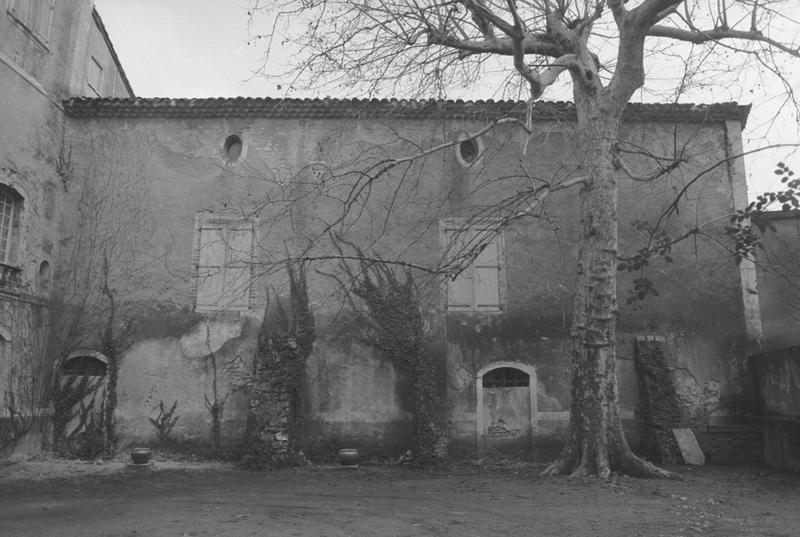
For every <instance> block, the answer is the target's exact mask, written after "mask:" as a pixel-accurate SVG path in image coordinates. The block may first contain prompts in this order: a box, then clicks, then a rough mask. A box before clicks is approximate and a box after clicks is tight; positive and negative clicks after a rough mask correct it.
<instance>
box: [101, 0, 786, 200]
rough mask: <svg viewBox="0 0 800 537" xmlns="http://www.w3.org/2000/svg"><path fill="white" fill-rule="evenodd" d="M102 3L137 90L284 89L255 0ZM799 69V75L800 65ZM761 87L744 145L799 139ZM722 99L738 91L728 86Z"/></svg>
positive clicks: (230, 92) (754, 167) (767, 167)
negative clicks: (257, 25) (264, 64)
mask: <svg viewBox="0 0 800 537" xmlns="http://www.w3.org/2000/svg"><path fill="white" fill-rule="evenodd" d="M95 4H96V8H97V11H98V12H99V13H100V16H101V17H102V19H103V22H104V23H105V25H106V29H107V30H108V33H109V35H110V36H111V41H112V42H113V43H114V48H115V49H116V51H117V54H118V55H119V58H120V61H121V62H122V65H123V68H124V69H125V72H126V74H127V75H128V79H129V80H130V82H131V85H132V86H133V90H134V92H135V93H136V95H137V96H140V97H237V96H245V97H281V96H284V92H282V91H279V89H278V87H277V85H276V83H275V81H267V80H265V79H264V78H262V77H258V76H254V72H255V71H256V70H257V69H258V67H259V66H260V64H261V61H262V58H263V45H262V46H261V47H260V46H259V43H258V42H256V44H255V45H249V44H247V41H248V37H249V35H250V33H249V28H248V22H249V17H248V14H247V7H248V5H249V4H250V1H249V0H95ZM261 30H262V31H263V29H261ZM283 57H285V58H291V54H290V52H289V51H284V53H283ZM797 63H798V64H800V60H798V62H797ZM795 71H796V73H798V76H800V67H799V68H798V69H796V70H795ZM798 82H800V79H799V80H798ZM762 92H764V87H763V86H761V87H757V88H755V89H754V90H753V91H748V92H746V93H745V97H739V98H738V100H739V102H740V103H742V104H747V103H749V102H753V104H754V109H753V112H752V113H751V115H750V119H749V121H748V128H747V129H746V130H745V132H744V143H745V150H752V149H756V148H758V147H762V146H763V145H765V144H767V143H787V142H789V143H797V142H798V141H800V134H799V133H798V126H797V123H796V122H795V121H794V118H790V117H781V118H779V119H780V120H781V121H780V122H779V123H777V124H776V125H774V126H773V127H772V128H771V129H770V130H769V132H768V133H767V134H765V129H764V128H763V125H764V124H767V123H769V122H771V120H772V118H773V116H775V114H776V112H775V111H774V108H773V107H772V105H771V104H770V103H769V102H767V101H765V100H764V98H763V95H764V94H763V93H762ZM720 93H725V92H720ZM709 95H714V94H713V93H709ZM290 96H295V97H303V96H306V95H304V94H300V93H298V94H293V95H290ZM545 97H547V94H545ZM552 98H553V99H554V100H557V99H559V98H562V97H560V96H557V97H552ZM712 98H713V97H712ZM733 99H736V97H735V96H733ZM718 100H719V101H728V100H732V98H731V95H729V94H723V95H721V96H720V97H719V98H718ZM698 101H699V100H698ZM779 160H784V161H786V162H787V163H788V164H789V165H790V166H791V167H793V168H795V169H796V170H797V171H798V172H800V152H798V151H795V150H790V149H780V150H771V151H769V152H763V153H761V154H759V156H758V157H755V158H748V159H747V168H748V183H749V184H750V195H751V197H752V195H753V193H759V192H763V191H765V190H769V189H776V188H779V187H780V184H779V183H777V182H776V181H775V176H774V175H773V174H772V169H773V168H774V164H775V163H776V162H777V161H779Z"/></svg>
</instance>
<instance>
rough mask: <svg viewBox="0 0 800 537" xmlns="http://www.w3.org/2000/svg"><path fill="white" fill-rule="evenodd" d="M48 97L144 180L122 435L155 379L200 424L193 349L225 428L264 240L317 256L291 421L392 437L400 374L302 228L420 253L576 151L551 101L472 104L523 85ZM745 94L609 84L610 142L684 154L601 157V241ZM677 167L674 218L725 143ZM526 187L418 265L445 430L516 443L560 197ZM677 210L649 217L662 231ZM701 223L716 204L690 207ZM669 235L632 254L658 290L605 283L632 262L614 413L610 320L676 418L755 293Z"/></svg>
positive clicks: (564, 349) (554, 275)
mask: <svg viewBox="0 0 800 537" xmlns="http://www.w3.org/2000/svg"><path fill="white" fill-rule="evenodd" d="M65 107H66V110H67V114H68V115H69V117H70V122H69V137H70V139H71V140H73V141H78V140H81V139H85V138H86V137H90V136H100V137H102V138H103V139H111V138H113V139H114V140H116V144H117V146H116V147H117V148H118V150H117V154H118V155H126V154H127V155H136V154H139V153H141V152H144V153H145V154H147V155H148V168H147V171H146V172H145V173H144V175H143V177H142V178H141V179H142V182H141V184H142V188H147V189H148V191H149V192H150V196H149V197H148V198H147V200H146V202H145V203H146V205H147V207H148V209H149V211H150V214H151V215H152V218H153V223H154V228H153V229H152V231H151V232H150V233H149V235H148V236H149V241H150V244H149V245H148V247H147V248H145V249H144V251H142V253H141V256H142V257H141V259H140V261H139V262H137V263H136V265H137V266H138V267H141V268H140V270H141V271H142V272H141V273H140V275H139V276H140V279H141V280H143V281H147V282H148V283H147V285H146V286H144V287H139V288H137V289H136V290H133V291H132V295H135V304H136V305H137V308H139V309H138V310H136V311H133V312H132V315H133V316H134V317H135V318H139V319H143V320H144V321H143V322H144V324H142V322H141V321H135V324H139V325H140V326H141V327H142V330H141V331H140V332H139V339H138V341H137V342H136V343H135V344H134V345H133V347H132V348H131V349H130V350H129V351H128V352H127V354H126V355H125V358H124V360H123V364H122V370H121V384H120V388H121V404H120V408H119V421H120V424H121V427H122V429H123V430H124V431H125V432H126V434H129V435H132V436H146V435H147V434H148V433H149V429H150V426H149V424H148V421H147V417H148V416H147V413H148V411H152V410H150V409H152V407H153V405H155V404H157V403H158V402H159V401H160V400H162V399H163V400H165V401H166V402H168V403H169V402H171V401H173V400H177V401H178V404H179V408H181V411H182V412H181V416H182V417H181V420H180V425H179V431H178V433H179V434H186V435H204V434H205V430H206V426H207V425H206V423H207V420H208V417H207V412H206V411H205V409H204V407H203V401H204V395H208V394H209V393H210V391H211V388H212V386H211V382H212V380H213V378H214V377H213V375H212V372H210V371H209V363H208V356H210V355H211V354H212V353H213V354H214V355H215V358H216V364H217V368H218V369H219V371H218V373H221V375H220V376H219V377H218V378H223V377H224V378H225V380H224V381H222V385H223V386H224V391H225V392H230V394H231V398H230V399H229V401H228V405H227V406H226V410H225V420H226V421H225V428H226V430H227V431H229V432H230V433H231V434H233V435H235V434H237V432H238V431H239V430H240V429H241V427H242V426H243V424H244V420H245V414H246V398H245V397H244V395H243V393H242V392H241V391H237V390H236V386H235V379H236V377H237V372H238V371H239V370H240V368H242V367H244V368H245V369H246V368H247V365H246V364H248V363H249V358H250V357H251V356H252V353H253V346H254V343H255V331H256V328H257V326H258V325H259V320H258V319H259V317H260V316H261V314H262V311H263V309H264V304H265V302H266V290H267V289H268V288H269V287H270V286H274V287H275V288H276V289H278V290H279V293H278V294H281V292H282V291H283V292H285V288H283V281H284V280H285V276H283V274H282V264H281V263H280V260H282V259H285V258H286V257H287V254H288V256H289V257H299V256H305V257H308V258H312V259H317V260H318V261H317V262H316V264H315V265H314V269H315V270H310V271H309V273H310V281H309V287H310V292H311V295H312V307H313V309H314V313H315V315H316V317H317V326H318V339H317V341H316V344H315V347H314V352H313V354H312V356H311V358H310V362H309V364H308V375H309V379H310V387H309V430H310V434H311V437H312V438H314V439H316V440H318V441H319V442H320V443H322V444H325V443H328V444H331V445H339V444H340V443H341V442H344V441H348V442H361V443H362V444H366V445H372V446H373V447H376V448H378V447H379V448H381V449H383V450H391V449H392V446H395V449H396V446H402V445H405V444H407V440H408V437H409V429H408V427H409V414H408V412H409V406H408V404H407V403H406V402H405V394H404V390H407V386H406V384H405V383H404V380H403V379H402V378H400V377H399V376H398V374H397V372H396V371H395V370H394V369H393V368H392V366H391V365H390V364H388V363H386V361H385V360H383V359H381V357H380V356H379V355H378V353H376V352H375V351H374V350H372V349H370V348H367V347H364V346H363V345H362V344H360V342H359V341H358V338H357V337H355V334H352V335H351V336H350V337H348V333H347V328H348V327H347V326H346V324H342V323H341V315H338V314H339V312H340V311H341V309H342V305H343V302H342V299H341V297H340V296H339V294H338V292H339V289H338V287H337V285H336V283H335V279H334V278H332V277H330V276H325V274H328V275H331V274H333V275H335V274H336V271H337V264H336V262H332V261H325V260H324V259H325V257H326V256H329V255H331V254H333V253H334V252H333V251H332V250H331V248H330V246H328V245H326V244H324V240H323V239H324V237H325V232H326V230H328V229H329V228H330V226H331V224H332V223H336V227H335V229H336V230H340V229H346V230H347V240H348V241H350V242H352V243H355V244H357V245H359V246H360V247H361V248H362V249H363V250H365V251H371V252H374V253H375V254H376V255H379V256H380V257H382V258H383V259H397V260H403V261H404V262H408V263H411V264H414V265H416V266H422V267H431V268H435V267H441V266H442V263H443V262H444V263H447V262H448V260H449V258H448V256H450V257H457V255H455V256H454V255H453V254H454V252H455V251H456V250H455V249H454V245H455V244H457V243H458V242H459V241H465V242H469V240H471V239H470V238H469V237H474V236H480V235H481V233H482V229H485V228H486V227H487V226H488V225H489V224H487V222H493V221H496V220H497V219H498V218H504V217H507V216H508V214H507V212H504V210H503V209H497V208H498V207H502V206H503V203H504V200H506V198H507V197H508V195H509V193H513V192H518V191H521V190H523V189H524V188H525V186H526V184H527V182H528V181H531V180H532V179H531V178H536V180H549V181H560V180H563V179H564V178H568V177H570V174H574V173H575V171H576V170H577V169H578V167H579V166H580V164H581V162H580V152H579V150H578V148H575V147H573V146H572V145H571V142H570V140H571V139H572V138H573V137H572V135H571V130H572V129H573V128H574V124H573V123H572V121H571V119H572V118H571V114H572V113H573V112H572V107H571V105H570V104H568V103H542V104H540V105H539V106H538V107H537V108H536V110H535V113H534V123H533V134H531V135H530V136H529V135H528V134H526V133H525V132H524V131H522V130H521V129H519V127H518V126H517V125H514V124H498V125H495V126H494V127H492V125H493V124H492V122H493V121H495V120H497V119H499V118H504V117H518V118H519V117H524V114H525V107H524V105H523V104H520V103H511V102H498V103H494V102H476V103H471V102H466V103H464V102H414V101H409V102H406V101H359V100H351V101H348V100H334V99H324V100H292V99H288V100H275V99H123V100H120V99H72V100H70V101H68V102H67V103H66V104H65ZM747 111H748V110H747V108H746V107H740V106H737V105H735V104H726V105H711V106H692V105H679V106H666V105H631V106H630V108H629V111H628V114H627V116H626V122H627V126H626V129H625V132H626V142H628V143H630V144H631V145H632V146H636V147H643V148H647V149H648V150H649V151H652V152H653V153H658V154H660V153H662V152H664V151H667V150H668V148H669V147H670V144H673V143H678V144H681V145H684V144H685V146H686V151H687V153H689V154H691V155H693V156H692V159H691V160H690V162H689V164H688V165H687V167H686V169H685V170H684V171H683V173H682V174H681V175H680V176H679V177H669V178H668V179H667V180H666V181H665V182H657V183H646V182H645V183H641V182H635V181H630V180H628V181H625V179H622V178H621V179H620V183H621V186H620V205H621V207H620V233H621V242H622V249H623V252H635V250H636V249H637V248H639V247H640V243H641V241H642V240H646V237H647V232H646V229H645V228H646V226H645V225H644V224H643V223H642V222H644V221H651V222H652V220H653V217H654V215H658V214H660V212H661V211H663V210H665V209H666V208H667V207H668V205H669V203H670V202H671V201H672V199H673V197H674V194H675V193H676V192H679V191H680V190H681V189H682V188H683V187H684V186H685V185H687V184H688V183H689V182H690V181H692V179H694V178H695V177H696V176H697V174H698V173H700V172H701V171H702V170H705V169H706V168H709V167H711V166H712V165H713V164H714V163H716V162H718V161H720V160H722V159H725V158H728V157H730V156H731V155H733V154H736V148H735V147H736V144H737V143H740V136H741V134H740V132H741V131H740V129H741V127H742V126H743V124H744V121H745V119H746V114H747ZM676 118H677V123H676ZM481 131H485V132H483V134H481V135H480V136H478V137H477V138H475V139H474V140H466V141H459V140H463V139H465V138H468V136H467V135H468V134H474V133H477V132H481ZM454 140H455V141H456V142H455V143H454V144H453V145H452V146H451V147H448V148H446V149H444V150H442V151H438V152H434V153H432V154H430V155H427V156H426V157H425V158H424V159H421V160H420V161H416V162H414V163H413V164H412V165H411V166H408V167H404V168H403V169H400V170H398V169H392V170H389V171H387V173H385V174H383V175H381V176H380V177H379V179H377V180H375V181H372V182H370V186H369V188H370V192H369V198H368V201H367V202H366V203H364V204H363V205H359V206H358V207H359V209H358V211H356V212H357V216H356V215H351V214H348V215H346V216H345V218H344V220H342V219H341V218H340V216H341V215H342V211H343V208H344V207H345V206H347V204H348V203H350V202H352V198H351V196H353V190H352V189H357V188H359V184H360V183H358V182H357V179H355V178H354V177H355V176H352V175H348V171H351V170H367V169H377V168H375V166H381V165H382V164H383V165H385V164H386V161H385V160H384V159H385V158H397V157H398V156H405V155H413V154H415V153H416V152H418V151H419V147H436V146H438V145H441V144H446V143H447V142H448V141H454ZM412 141H413V142H412ZM525 146H527V148H526V150H525V154H524V155H523V148H524V147H525ZM647 164H648V163H647V160H646V159H643V158H640V159H638V160H637V161H636V165H638V166H641V167H642V168H644V167H646V166H647ZM521 169H524V170H526V173H524V174H523V173H519V172H518V170H521ZM700 182H701V183H702V186H701V187H700V188H699V190H693V189H690V190H691V191H692V192H695V193H698V192H702V196H700V195H695V194H693V195H692V197H690V198H687V199H685V200H684V201H683V202H682V204H681V212H682V213H683V214H684V215H690V216H691V220H692V221H697V222H714V221H718V220H720V219H721V217H722V216H724V215H726V214H729V213H730V212H731V210H732V208H733V207H734V206H735V205H737V204H738V203H739V201H740V200H741V199H743V195H744V191H745V184H744V173H743V169H742V164H741V162H740V161H733V164H732V165H731V166H727V167H716V168H714V169H713V171H711V172H710V173H706V174H704V175H703V176H702V179H701V180H700ZM698 186H699V185H698ZM348 200H350V201H348ZM543 207H544V210H543V212H542V213H541V214H539V217H538V218H533V217H531V218H522V219H520V220H518V221H515V222H514V223H512V224H510V225H508V226H506V227H505V228H504V229H503V231H502V232H501V233H499V234H498V235H496V236H492V237H491V238H487V241H488V242H487V241H484V242H486V244H485V247H484V248H483V249H482V250H481V252H480V254H479V255H478V256H477V258H476V259H475V260H474V262H471V263H467V267H466V269H465V270H464V271H463V272H461V273H460V276H459V277H458V278H456V279H455V280H452V281H445V280H444V279H443V278H442V277H441V276H437V277H430V276H428V277H426V276H425V275H424V273H422V272H421V273H420V274H419V275H418V277H419V280H418V283H419V285H420V286H421V287H422V288H424V289H425V292H424V293H423V296H425V297H426V298H427V300H426V301H425V303H424V304H423V306H424V307H425V308H426V312H428V313H429V325H430V326H429V336H430V348H429V352H430V356H431V359H432V360H436V361H437V363H439V364H440V366H441V370H442V371H445V372H446V374H445V384H446V387H445V389H446V392H447V401H448V405H449V406H448V408H449V409H450V423H451V434H452V438H453V440H454V442H453V445H454V446H457V445H461V446H462V447H463V448H464V449H474V448H475V446H477V445H479V444H482V445H484V446H485V447H492V446H495V447H503V446H507V445H514V444H519V443H521V444H522V445H525V446H527V445H528V444H529V443H530V442H531V439H534V444H536V442H535V439H537V438H538V439H540V440H541V441H543V442H544V441H546V440H547V439H548V438H552V437H554V436H557V431H558V429H559V428H560V427H562V426H563V425H564V424H565V423H566V419H567V417H568V408H569V401H568V391H569V389H568V387H569V350H568V349H569V341H568V329H569V318H570V307H571V291H570V289H571V286H572V282H573V278H574V271H575V266H574V265H575V261H574V260H575V248H574V244H575V243H574V237H575V233H576V221H575V219H576V206H575V199H574V196H570V195H569V193H566V194H563V193H554V194H552V195H551V196H550V197H549V198H548V199H547V203H546V204H545V205H544V206H543ZM487 209H488V212H487ZM476 215H484V216H481V217H480V218H478V217H476ZM687 217H688V216H687ZM683 218H684V217H681V218H679V219H678V220H677V221H672V220H670V222H669V223H668V224H667V229H668V230H670V232H671V233H675V234H678V233H679V232H680V230H681V229H682V226H683V225H684V224H685V221H684V220H682V219H683ZM340 226H341V227H340ZM721 231H722V229H721V224H719V225H710V227H709V228H708V233H709V234H712V235H713V234H715V233H716V234H720V233H721ZM309 245H311V246H309ZM670 257H671V259H672V261H673V262H672V263H666V262H663V261H662V262H661V263H658V264H657V265H656V267H654V269H653V271H652V273H651V277H653V279H654V281H655V287H656V288H657V289H658V292H659V296H658V297H653V298H652V299H648V300H645V301H643V302H641V303H639V302H638V301H636V302H634V303H632V304H625V300H624V297H625V295H623V294H622V293H627V292H628V290H629V289H632V288H633V285H634V282H633V280H634V279H635V278H636V277H637V276H636V275H635V274H626V273H623V274H621V282H620V291H621V299H620V302H621V303H622V307H621V313H620V323H619V341H618V343H619V358H620V362H619V376H620V381H621V385H622V389H621V391H622V404H623V408H624V409H625V412H626V413H625V416H626V417H628V418H630V419H632V418H633V411H634V410H635V408H636V404H637V387H636V382H635V373H634V366H633V358H634V352H635V351H634V341H635V338H636V337H637V336H656V337H658V338H659V341H663V344H664V345H665V348H666V349H667V354H668V356H669V357H670V360H671V365H672V366H673V367H674V371H675V380H676V385H677V388H678V395H679V397H680V399H681V403H682V409H683V412H684V419H685V420H686V421H687V422H690V423H692V422H693V423H701V422H704V421H705V420H708V419H710V418H711V417H712V416H713V415H714V414H715V413H720V412H724V409H723V408H722V406H724V403H725V400H726V398H727V400H729V401H735V400H737V398H739V397H741V396H742V394H744V393H745V392H746V390H747V382H746V378H745V372H744V363H745V357H746V352H747V345H748V341H747V331H746V330H747V329H746V323H745V307H746V306H747V308H754V307H756V305H755V304H753V301H752V299H751V298H750V297H749V296H748V294H743V293H742V290H741V289H742V287H741V281H742V278H743V277H745V278H751V277H752V274H751V273H750V272H748V271H746V270H740V268H739V267H737V265H736V264H735V263H733V262H732V261H731V260H730V258H729V254H727V253H726V252H725V251H724V249H718V248H714V247H711V246H710V245H709V243H705V242H703V243H702V246H701V243H698V242H695V241H687V242H686V243H685V244H680V245H676V246H675V247H674V248H673V250H672V252H671V254H670ZM204 274H209V276H204ZM743 274H744V276H743ZM145 325H146V326H145ZM754 337H755V336H754ZM143 409H146V410H145V411H143Z"/></svg>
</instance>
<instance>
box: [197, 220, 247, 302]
mask: <svg viewBox="0 0 800 537" xmlns="http://www.w3.org/2000/svg"><path fill="white" fill-rule="evenodd" d="M254 229H255V228H254V225H253V223H252V222H250V221H248V220H243V219H241V218H225V217H219V216H214V215H210V214H209V215H202V216H199V217H198V222H197V227H196V230H197V233H196V238H195V240H196V242H195V245H196V252H197V270H196V282H197V304H196V310H197V311H224V310H234V311H237V310H248V309H250V306H251V302H252V299H253V298H254V297H253V296H252V294H253V293H252V292H251V288H252V285H251V284H252V282H251V280H252V263H251V261H252V258H253V255H252V254H253V247H254V243H255V241H254Z"/></svg>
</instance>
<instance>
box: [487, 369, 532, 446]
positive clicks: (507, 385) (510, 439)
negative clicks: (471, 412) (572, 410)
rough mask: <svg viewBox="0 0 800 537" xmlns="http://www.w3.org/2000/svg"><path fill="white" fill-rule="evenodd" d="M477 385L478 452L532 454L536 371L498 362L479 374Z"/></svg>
mask: <svg viewBox="0 0 800 537" xmlns="http://www.w3.org/2000/svg"><path fill="white" fill-rule="evenodd" d="M475 386H476V389H477V394H476V395H477V397H476V400H477V405H476V406H477V408H476V412H475V415H476V418H477V419H476V425H477V438H478V449H479V450H482V451H483V450H490V451H491V450H493V451H499V452H502V453H521V452H525V451H528V450H529V449H530V447H531V443H532V440H533V434H534V432H535V430H536V425H537V408H536V369H535V368H534V367H533V366H531V365H528V364H523V363H520V362H506V361H503V362H494V363H492V364H489V365H487V366H485V367H483V368H481V370H480V371H478V374H477V375H476V378H475Z"/></svg>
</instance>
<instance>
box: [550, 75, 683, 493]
mask: <svg viewBox="0 0 800 537" xmlns="http://www.w3.org/2000/svg"><path fill="white" fill-rule="evenodd" d="M575 94H576V99H575V101H576V106H577V109H578V110H577V111H578V129H579V131H578V138H579V144H578V145H577V146H576V147H579V148H580V150H581V152H582V153H583V154H582V155H581V156H582V160H583V163H584V166H583V169H582V170H581V174H582V175H585V176H586V177H587V180H586V183H585V184H584V185H583V186H582V188H581V191H580V195H579V196H580V239H579V246H580V251H579V254H578V267H577V282H576V288H575V303H574V312H573V326H572V340H573V351H572V368H573V373H572V374H573V378H572V393H571V399H570V400H571V406H570V422H569V433H568V437H567V441H566V444H565V446H564V449H563V450H562V452H561V454H560V455H559V458H558V459H557V460H556V461H555V462H554V463H553V464H552V465H550V467H549V468H548V469H547V470H546V471H545V472H546V473H548V474H559V473H570V474H572V475H598V476H600V477H608V476H610V475H611V473H612V472H614V471H620V472H623V473H626V474H630V475H639V476H660V477H670V476H672V474H671V473H670V472H667V471H665V470H662V469H660V468H657V467H656V466H654V465H653V464H651V463H649V462H647V461H644V460H642V459H640V458H639V457H637V456H636V455H634V454H633V452H632V451H631V449H630V447H628V443H627V441H626V440H625V434H624V432H623V429H622V421H621V419H620V414H619V392H618V387H617V375H616V363H615V362H616V317H617V286H616V282H617V275H616V271H617V185H616V178H615V173H614V168H613V164H612V147H613V144H614V142H615V141H616V139H617V132H618V127H619V120H620V117H621V114H622V111H621V110H619V109H615V107H614V106H613V104H610V103H609V101H608V100H605V99H603V95H602V92H598V94H599V95H598V94H582V93H581V92H579V91H576V92H575Z"/></svg>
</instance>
